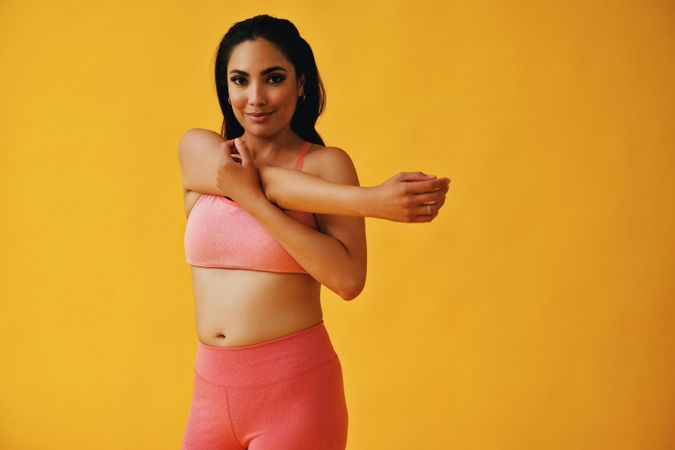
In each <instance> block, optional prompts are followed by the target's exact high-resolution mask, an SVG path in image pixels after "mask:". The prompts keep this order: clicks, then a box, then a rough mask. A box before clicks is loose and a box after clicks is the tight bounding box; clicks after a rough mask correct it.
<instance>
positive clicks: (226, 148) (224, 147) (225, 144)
mask: <svg viewBox="0 0 675 450" xmlns="http://www.w3.org/2000/svg"><path fill="white" fill-rule="evenodd" d="M229 142H230V141H223V142H221V143H220V149H221V150H222V151H223V154H224V155H225V159H226V160H227V162H230V161H232V153H231V147H230V143H229Z"/></svg>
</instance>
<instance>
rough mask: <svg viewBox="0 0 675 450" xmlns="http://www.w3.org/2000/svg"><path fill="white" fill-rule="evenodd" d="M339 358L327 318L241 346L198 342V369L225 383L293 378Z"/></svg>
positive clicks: (207, 377)
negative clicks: (219, 345)
mask: <svg viewBox="0 0 675 450" xmlns="http://www.w3.org/2000/svg"><path fill="white" fill-rule="evenodd" d="M336 358H337V354H336V352H335V350H334V348H333V344H332V342H331V340H330V337H329V335H328V331H327V330H326V327H325V325H324V322H323V320H321V321H320V322H319V323H317V324H315V325H313V326H311V327H309V328H306V329H303V330H300V331H298V332H295V333H292V334H290V335H287V336H282V337H279V338H276V339H272V340H268V341H265V342H261V343H258V344H252V345H245V346H239V347H215V346H210V345H206V344H204V343H203V342H201V341H199V340H198V341H197V353H196V357H195V368H194V371H195V373H196V374H197V375H199V376H200V377H202V378H203V379H205V380H207V381H209V382H210V383H213V384H217V385H221V386H256V385H263V384H269V383H273V382H275V381H279V380H283V379H287V378H291V377H293V376H296V375H299V374H301V373H304V372H306V371H308V370H310V369H312V368H315V367H318V366H320V365H322V364H326V363H328V362H330V361H333V360H334V359H336Z"/></svg>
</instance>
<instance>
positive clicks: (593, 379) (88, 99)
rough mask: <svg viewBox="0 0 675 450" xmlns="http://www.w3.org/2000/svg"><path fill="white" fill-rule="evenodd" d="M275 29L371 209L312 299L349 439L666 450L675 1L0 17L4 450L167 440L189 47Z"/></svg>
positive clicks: (181, 292)
mask: <svg viewBox="0 0 675 450" xmlns="http://www.w3.org/2000/svg"><path fill="white" fill-rule="evenodd" d="M259 13H268V14H271V15H274V16H278V17H284V18H288V19H290V20H291V21H293V22H294V23H295V24H296V25H297V26H298V28H299V30H300V32H301V34H302V35H303V37H305V38H306V39H307V40H308V42H309V43H310V45H311V46H312V48H313V50H314V53H315V56H316V60H317V63H318V66H319V70H320V74H321V75H322V77H323V80H324V82H325V86H326V89H327V109H326V111H325V113H324V114H323V115H322V116H321V117H320V119H319V121H318V123H317V129H318V131H319V133H320V134H321V135H322V136H323V137H324V139H325V140H326V143H327V144H328V145H333V146H338V147H341V148H344V149H345V150H347V151H348V152H349V153H350V154H351V155H352V158H353V160H354V162H355V164H356V166H357V169H358V171H359V175H360V178H361V183H362V185H364V186H372V185H375V184H378V183H380V182H382V181H384V180H385V179H387V178H388V177H390V176H392V175H393V174H395V173H396V172H399V171H416V170H423V171H426V172H429V173H432V174H435V175H438V176H448V177H450V178H451V179H452V183H451V187H450V191H449V193H448V196H447V200H446V204H445V206H444V207H443V209H442V210H441V214H440V216H439V217H438V218H437V219H436V220H435V221H434V222H432V223H431V224H401V223H393V222H388V221H382V220H375V219H368V220H367V230H368V243H369V268H368V282H367V285H366V288H365V290H364V291H363V293H362V294H361V296H360V297H358V298H357V299H356V300H354V301H353V302H351V303H347V302H344V301H343V300H341V299H340V298H339V297H337V296H336V295H334V294H333V293H332V292H331V291H329V290H327V289H325V288H324V290H323V304H324V312H325V321H326V326H327V327H328V329H329V332H330V333H331V337H332V339H333V342H334V345H335V347H336V350H337V352H338V354H339V355H340V358H341V361H342V363H343V370H344V375H345V388H346V394H347V402H348V407H349V414H350V429H349V447H348V448H349V450H374V449H387V450H398V449H401V450H402V449H432V450H435V449H439V450H440V449H461V450H474V449H475V450H486V449H489V450H493V449H494V450H498V449H499V450H503V449H509V450H511V449H513V450H525V449H546V450H557V449H561V450H562V449H565V450H568V449H575V450H576V449H588V450H605V449H606V450H619V449H620V450H633V449H634V450H665V449H672V448H675V425H674V424H675V385H674V384H675V383H674V382H673V380H674V379H675V328H674V325H675V302H674V300H675V295H674V294H675V282H674V277H673V273H675V261H674V259H675V240H674V239H673V230H674V229H675V220H674V219H675V214H674V212H675V211H674V208H673V194H674V193H675V183H674V182H675V176H674V175H675V172H674V169H675V164H674V159H675V152H674V150H675V144H674V143H675V115H674V112H675V88H674V86H675V62H674V61H675V58H673V55H674V54H675V39H674V37H675V7H674V6H673V3H672V2H669V1H633V2H630V1H629V2H609V1H607V2H591V1H585V2H578V1H572V2H560V1H557V2H554V1H550V2H517V1H503V2H502V1H475V2H464V1H437V2H429V1H414V2H396V1H394V2H391V1H386V2H384V1H380V2H356V1H353V2H324V3H317V2H309V1H295V2H283V3H273V4H271V3H267V2H265V3H263V2H216V1H201V2H187V1H183V2H178V1H152V2H148V1H145V2H131V1H128V2H105V3H103V2H93V3H92V2H89V1H82V0H80V1H60V2H48V1H18V0H10V1H8V0H3V1H2V2H1V3H0V65H1V67H2V70H0V98H1V99H2V107H1V108H0V120H1V122H2V133H0V148H1V153H0V175H1V176H0V188H2V194H3V195H2V199H3V212H2V221H0V236H1V237H0V239H1V242H0V244H1V248H2V267H0V269H1V270H0V273H1V275H0V277H1V278H0V289H1V291H0V292H1V297H2V313H0V339H2V355H1V357H2V365H3V366H2V370H0V396H1V405H0V408H1V409H0V447H1V448H2V449H6V450H10V449H11V450H14V449H16V450H19V449H21V450H32V449H100V450H108V449H111V450H112V449H115V450H118V449H133V450H135V449H139V450H140V449H178V447H179V445H180V440H181V438H182V434H183V431H184V426H185V421H186V419H187V414H188V408H189V404H190V400H191V395H192V391H191V390H192V377H193V372H192V370H193V363H194V350H195V343H196V337H195V330H194V313H193V297H192V291H191V289H192V287H191V278H190V271H189V267H188V266H187V265H186V263H185V261H184V256H185V255H184V249H183V231H184V226H185V217H184V213H183V204H182V192H181V180H180V171H179V166H178V159H177V143H178V139H179V138H180V136H181V134H182V133H183V132H184V131H185V130H187V129H189V128H193V127H202V128H210V129H213V130H219V128H220V120H221V117H220V111H219V109H218V105H217V101H216V95H215V89H214V87H213V76H212V68H213V61H212V57H213V55H214V52H215V48H216V46H217V45H218V42H219V41H220V38H221V37H222V35H223V34H224V33H225V32H226V31H227V29H228V28H229V27H230V26H231V25H232V24H234V23H235V22H236V21H239V20H243V19H245V18H248V17H251V16H253V15H255V14H259Z"/></svg>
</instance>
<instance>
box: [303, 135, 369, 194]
mask: <svg viewBox="0 0 675 450" xmlns="http://www.w3.org/2000/svg"><path fill="white" fill-rule="evenodd" d="M303 170H304V171H306V172H309V173H311V174H312V175H316V176H318V177H321V178H323V179H325V180H328V181H331V182H333V183H341V184H354V185H357V186H358V185H359V178H358V174H357V172H356V166H355V165H354V161H353V160H352V158H351V156H350V155H349V153H347V152H346V151H345V150H343V149H342V148H340V147H323V146H321V145H318V144H314V145H313V146H312V149H311V151H310V152H309V153H308V154H307V157H306V158H305V162H304V164H303Z"/></svg>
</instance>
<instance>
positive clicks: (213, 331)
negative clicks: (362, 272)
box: [191, 266, 323, 347]
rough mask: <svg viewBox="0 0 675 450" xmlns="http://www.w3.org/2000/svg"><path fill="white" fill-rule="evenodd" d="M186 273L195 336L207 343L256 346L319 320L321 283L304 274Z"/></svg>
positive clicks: (195, 268) (202, 269)
mask: <svg viewBox="0 0 675 450" xmlns="http://www.w3.org/2000/svg"><path fill="white" fill-rule="evenodd" d="M191 270H192V284H193V291H194V298H195V320H196V325H197V337H198V338H199V340H200V341H201V342H202V343H204V344H206V345H211V346H215V347H240V346H244V345H252V344H258V343H261V342H265V341H269V340H272V339H276V338H279V337H282V336H287V335H289V334H292V333H295V332H297V331H301V330H304V329H306V328H309V327H311V326H313V325H316V324H318V323H319V322H321V320H323V311H322V310H321V297H320V293H321V284H320V283H319V282H318V281H316V280H315V279H314V278H312V277H311V276H310V275H308V274H306V273H277V272H263V271H258V270H244V269H225V268H220V267H213V268H212V267H198V266H191Z"/></svg>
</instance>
